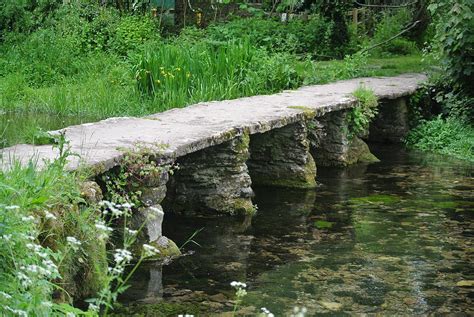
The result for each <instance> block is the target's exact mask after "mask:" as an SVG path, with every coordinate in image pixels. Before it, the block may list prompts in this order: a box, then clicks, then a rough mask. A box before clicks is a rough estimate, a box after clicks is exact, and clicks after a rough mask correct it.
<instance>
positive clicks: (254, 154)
mask: <svg viewBox="0 0 474 317" xmlns="http://www.w3.org/2000/svg"><path fill="white" fill-rule="evenodd" d="M247 165H248V167H249V171H250V176H251V178H252V182H253V183H254V184H256V185H266V186H278V187H290V188H314V187H316V180H315V177H316V165H315V163H314V159H313V157H312V156H311V154H310V152H309V141H308V129H307V126H306V122H304V121H300V122H296V123H292V124H289V125H287V126H284V127H282V128H278V129H273V130H270V131H268V132H265V133H261V134H254V135H251V136H250V159H249V161H248V162H247Z"/></svg>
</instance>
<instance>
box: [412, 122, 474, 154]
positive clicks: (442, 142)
mask: <svg viewBox="0 0 474 317" xmlns="http://www.w3.org/2000/svg"><path fill="white" fill-rule="evenodd" d="M406 143H407V145H408V146H410V147H413V148H416V149H419V150H422V151H428V152H435V153H440V154H447V155H452V156H454V157H457V158H460V159H465V160H469V161H471V162H474V128H472V127H471V126H469V125H466V124H465V123H463V122H460V121H458V120H456V119H452V118H451V119H443V118H441V116H439V117H438V118H436V119H434V120H430V121H422V122H421V124H419V125H418V126H417V127H416V128H414V129H412V130H411V131H410V134H409V135H408V137H407V139H406Z"/></svg>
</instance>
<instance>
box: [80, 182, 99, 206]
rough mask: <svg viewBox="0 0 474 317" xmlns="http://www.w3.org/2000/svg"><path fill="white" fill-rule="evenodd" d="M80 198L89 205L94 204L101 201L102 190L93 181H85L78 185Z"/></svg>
mask: <svg viewBox="0 0 474 317" xmlns="http://www.w3.org/2000/svg"><path fill="white" fill-rule="evenodd" d="M80 190H81V197H82V198H84V200H85V201H86V202H87V203H89V204H96V203H98V202H99V201H101V200H102V198H103V196H102V190H101V189H100V186H99V185H98V184H97V183H96V182H93V181H86V182H83V183H82V184H80Z"/></svg>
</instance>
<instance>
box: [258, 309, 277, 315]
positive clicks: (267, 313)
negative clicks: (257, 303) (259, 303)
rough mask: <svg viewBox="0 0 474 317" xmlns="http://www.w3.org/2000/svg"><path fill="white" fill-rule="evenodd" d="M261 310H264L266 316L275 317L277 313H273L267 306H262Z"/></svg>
mask: <svg viewBox="0 0 474 317" xmlns="http://www.w3.org/2000/svg"><path fill="white" fill-rule="evenodd" d="M260 310H261V311H262V314H263V315H264V316H266V317H275V315H273V314H272V313H271V312H270V311H269V310H268V309H267V308H265V307H262V308H260Z"/></svg>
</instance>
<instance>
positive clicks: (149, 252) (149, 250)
mask: <svg viewBox="0 0 474 317" xmlns="http://www.w3.org/2000/svg"><path fill="white" fill-rule="evenodd" d="M143 251H144V256H145V257H150V256H155V255H157V254H158V253H160V250H158V249H157V248H155V247H154V246H152V245H149V244H144V245H143Z"/></svg>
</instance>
